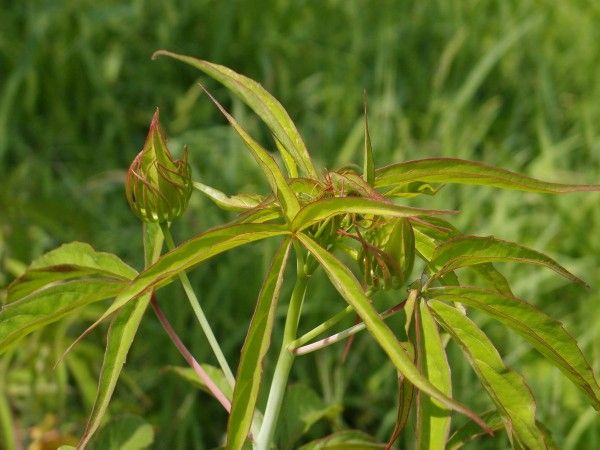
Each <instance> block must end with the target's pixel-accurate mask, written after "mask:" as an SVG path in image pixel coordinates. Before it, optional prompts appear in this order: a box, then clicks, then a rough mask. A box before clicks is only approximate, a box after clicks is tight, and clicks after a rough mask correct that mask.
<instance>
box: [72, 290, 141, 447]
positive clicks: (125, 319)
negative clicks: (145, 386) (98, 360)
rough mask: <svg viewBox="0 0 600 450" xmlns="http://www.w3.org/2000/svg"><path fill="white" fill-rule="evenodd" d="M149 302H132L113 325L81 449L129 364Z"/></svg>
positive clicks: (101, 416) (109, 332)
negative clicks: (126, 363)
mask: <svg viewBox="0 0 600 450" xmlns="http://www.w3.org/2000/svg"><path fill="white" fill-rule="evenodd" d="M149 302H150V294H146V295H144V296H142V297H140V298H139V299H138V300H137V301H136V302H135V303H131V304H129V305H127V306H126V307H124V308H123V309H122V310H121V311H119V312H118V313H117V315H116V316H115V318H114V319H113V321H112V323H111V324H110V328H109V330H108V337H107V343H106V350H105V352H104V361H103V363H102V369H101V370H100V380H99V382H98V393H97V394H96V401H95V403H94V407H93V408H92V412H91V413H90V418H89V420H88V423H87V425H86V428H85V431H84V433H83V436H82V438H81V441H80V442H79V446H78V447H77V448H78V449H82V448H85V446H86V445H87V443H88V441H89V440H90V438H91V437H92V435H93V434H94V433H95V432H96V430H97V429H98V427H99V426H100V424H101V422H102V418H103V417H104V414H105V413H106V410H107V408H108V404H109V402H110V399H111V397H112V394H113V392H114V390H115V387H116V385H117V380H118V379H119V375H120V374H121V370H122V369H123V366H124V365H125V360H126V359H127V354H128V353H129V349H130V347H131V344H132V343H133V338H134V337H135V333H136V332H137V329H138V327H139V325H140V322H141V320H142V316H143V315H144V311H146V308H147V306H148V303H149Z"/></svg>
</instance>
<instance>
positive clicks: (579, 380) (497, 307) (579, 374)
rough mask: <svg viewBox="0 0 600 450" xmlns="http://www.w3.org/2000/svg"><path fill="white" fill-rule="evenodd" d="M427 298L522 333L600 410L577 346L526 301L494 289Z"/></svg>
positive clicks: (446, 291) (440, 291)
mask: <svg viewBox="0 0 600 450" xmlns="http://www.w3.org/2000/svg"><path fill="white" fill-rule="evenodd" d="M423 295H425V296H426V297H427V298H430V299H436V300H445V301H451V302H461V303H463V304H465V305H467V306H472V307H473V308H477V309H480V310H482V311H484V312H486V313H487V314H489V315H490V316H491V317H493V318H494V319H496V320H498V321H500V322H502V323H503V324H505V325H506V326H508V327H510V328H512V329H513V330H515V331H516V332H517V333H519V334H520V335H521V336H522V337H523V338H524V339H525V340H527V342H529V343H530V344H531V345H532V346H533V347H535V348H536V349H537V350H538V351H539V352H540V353H542V354H543V355H544V356H546V357H547V358H548V359H549V360H550V361H551V362H552V363H554V364H555V365H556V366H557V367H558V368H559V369H560V370H561V371H562V372H563V373H564V374H565V375H566V376H567V377H568V378H569V379H570V380H571V381H572V382H573V383H575V385H576V386H578V387H579V388H580V389H581V390H582V391H583V392H584V393H585V395H586V396H587V397H588V399H589V400H590V401H591V402H592V404H593V406H594V408H596V409H597V410H600V387H599V386H598V382H597V381H596V379H595V377H594V373H593V371H592V368H591V367H590V365H589V363H588V362H587V361H586V359H585V357H584V356H583V354H582V352H581V350H580V349H579V347H578V346H577V342H576V341H575V339H573V337H572V336H571V335H570V334H569V333H567V331H566V330H565V329H564V328H563V326H562V324H561V323H560V322H558V321H556V320H554V319H552V318H551V317H549V316H547V315H546V314H544V313H543V312H542V311H540V310H538V309H536V308H535V307H533V306H531V305H530V304H528V303H526V302H524V301H523V300H521V299H519V298H516V297H511V296H507V295H502V294H500V293H499V292H497V291H494V290H491V289H481V288H475V287H456V286H455V287H452V286H448V287H439V288H438V287H436V288H430V289H428V290H427V291H426V293H424V294H423Z"/></svg>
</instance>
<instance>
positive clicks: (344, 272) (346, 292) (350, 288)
mask: <svg viewBox="0 0 600 450" xmlns="http://www.w3.org/2000/svg"><path fill="white" fill-rule="evenodd" d="M297 238H298V240H300V242H302V244H303V245H304V246H305V247H306V248H307V249H308V251H309V252H310V253H311V254H312V255H313V256H314V257H315V259H316V260H317V261H318V262H319V264H320V265H321V266H322V267H323V269H324V270H325V272H326V273H327V276H328V277H329V279H330V280H331V283H332V284H333V285H334V287H335V288H336V289H337V290H338V292H339V293H340V294H341V295H342V297H344V299H345V300H346V301H347V302H348V304H350V305H351V306H352V307H353V308H354V310H355V311H356V313H357V314H358V315H359V316H360V318H361V319H362V320H363V322H364V323H365V325H366V327H367V329H368V330H369V332H370V333H371V335H372V336H373V338H374V339H375V340H376V341H377V343H378V344H379V345H380V346H381V348H382V349H383V350H384V351H385V353H386V354H387V355H388V356H389V358H390V360H391V361H392V363H393V364H394V366H396V368H397V369H398V370H399V371H400V373H402V375H404V376H405V377H406V379H407V380H408V381H410V382H411V383H412V384H413V385H414V386H415V387H416V388H417V389H419V390H421V391H422V392H424V393H425V394H427V395H430V396H431V397H433V398H435V399H436V400H438V401H439V402H440V403H441V404H442V405H444V406H445V407H446V408H449V409H453V410H455V411H458V412H460V413H462V414H464V415H466V416H467V417H469V418H470V419H471V420H473V421H475V422H477V423H478V424H479V425H480V426H481V427H482V428H484V429H486V430H488V428H487V426H486V425H485V423H484V422H483V421H482V420H481V418H480V417H479V416H478V415H477V414H475V413H474V412H473V411H471V410H470V409H468V408H467V407H465V406H464V405H462V404H460V403H458V402H457V401H455V400H453V399H451V398H449V397H448V396H447V395H446V394H444V393H443V392H441V391H440V390H439V389H438V388H436V387H435V386H434V385H433V384H431V382H430V381H429V380H428V379H427V378H425V377H424V376H423V375H422V374H421V373H420V372H419V370H418V369H417V367H416V366H415V365H414V363H413V362H412V360H411V359H410V357H409V356H408V354H407V353H406V351H405V350H404V349H403V348H402V347H401V345H400V342H398V339H397V338H396V336H395V335H394V333H393V332H392V331H391V330H390V328H389V327H388V326H387V325H386V324H385V322H384V321H383V319H382V318H381V317H380V316H379V314H378V313H377V311H376V310H375V309H374V308H373V306H372V305H371V303H370V302H369V298H368V297H367V296H366V295H365V293H364V292H363V289H362V287H361V286H360V283H359V282H358V280H357V279H356V277H355V276H354V275H353V274H352V272H351V271H350V270H349V269H348V268H347V267H346V266H344V265H343V264H342V263H341V262H340V261H339V260H338V259H337V258H336V257H335V256H334V255H332V254H331V253H329V252H328V251H327V250H325V249H324V248H323V247H321V246H320V245H319V244H317V243H316V242H315V241H313V240H312V239H311V238H309V237H308V236H306V235H304V234H302V233H298V234H297Z"/></svg>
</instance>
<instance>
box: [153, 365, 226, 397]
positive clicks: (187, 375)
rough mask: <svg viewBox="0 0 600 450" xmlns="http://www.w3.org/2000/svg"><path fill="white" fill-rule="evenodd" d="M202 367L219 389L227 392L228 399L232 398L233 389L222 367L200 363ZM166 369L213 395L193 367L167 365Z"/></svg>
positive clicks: (224, 392)
mask: <svg viewBox="0 0 600 450" xmlns="http://www.w3.org/2000/svg"><path fill="white" fill-rule="evenodd" d="M200 365H201V366H202V369H203V370H204V371H205V372H206V373H207V374H208V376H209V377H210V379H211V380H213V381H214V382H215V384H216V385H217V387H218V388H219V390H220V391H221V392H222V393H223V394H225V397H227V399H228V400H231V397H232V395H233V389H231V385H230V384H229V383H228V382H227V378H225V374H224V373H223V371H222V370H221V369H219V368H218V367H215V366H211V365H210V364H200ZM165 370H167V371H169V372H173V373H174V374H176V375H177V376H179V377H181V378H182V379H183V380H185V381H187V382H188V383H190V384H191V385H193V386H195V387H197V388H199V389H201V390H203V391H204V392H206V393H207V394H210V395H212V392H211V391H210V389H209V388H208V387H207V386H206V384H205V383H204V381H202V379H201V378H200V377H199V376H198V374H197V373H196V372H195V371H194V369H192V368H191V367H181V366H167V367H165Z"/></svg>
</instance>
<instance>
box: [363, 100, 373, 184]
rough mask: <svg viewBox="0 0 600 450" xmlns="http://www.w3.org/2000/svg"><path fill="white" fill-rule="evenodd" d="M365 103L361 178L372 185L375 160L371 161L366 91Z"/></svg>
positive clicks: (371, 150) (371, 151)
mask: <svg viewBox="0 0 600 450" xmlns="http://www.w3.org/2000/svg"><path fill="white" fill-rule="evenodd" d="M364 103H365V112H364V114H365V146H364V153H363V178H364V180H365V181H366V182H367V183H368V184H370V185H371V186H373V183H375V162H374V161H373V147H372V146H371V136H369V117H368V115H369V114H368V107H367V93H366V91H365V95H364Z"/></svg>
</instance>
